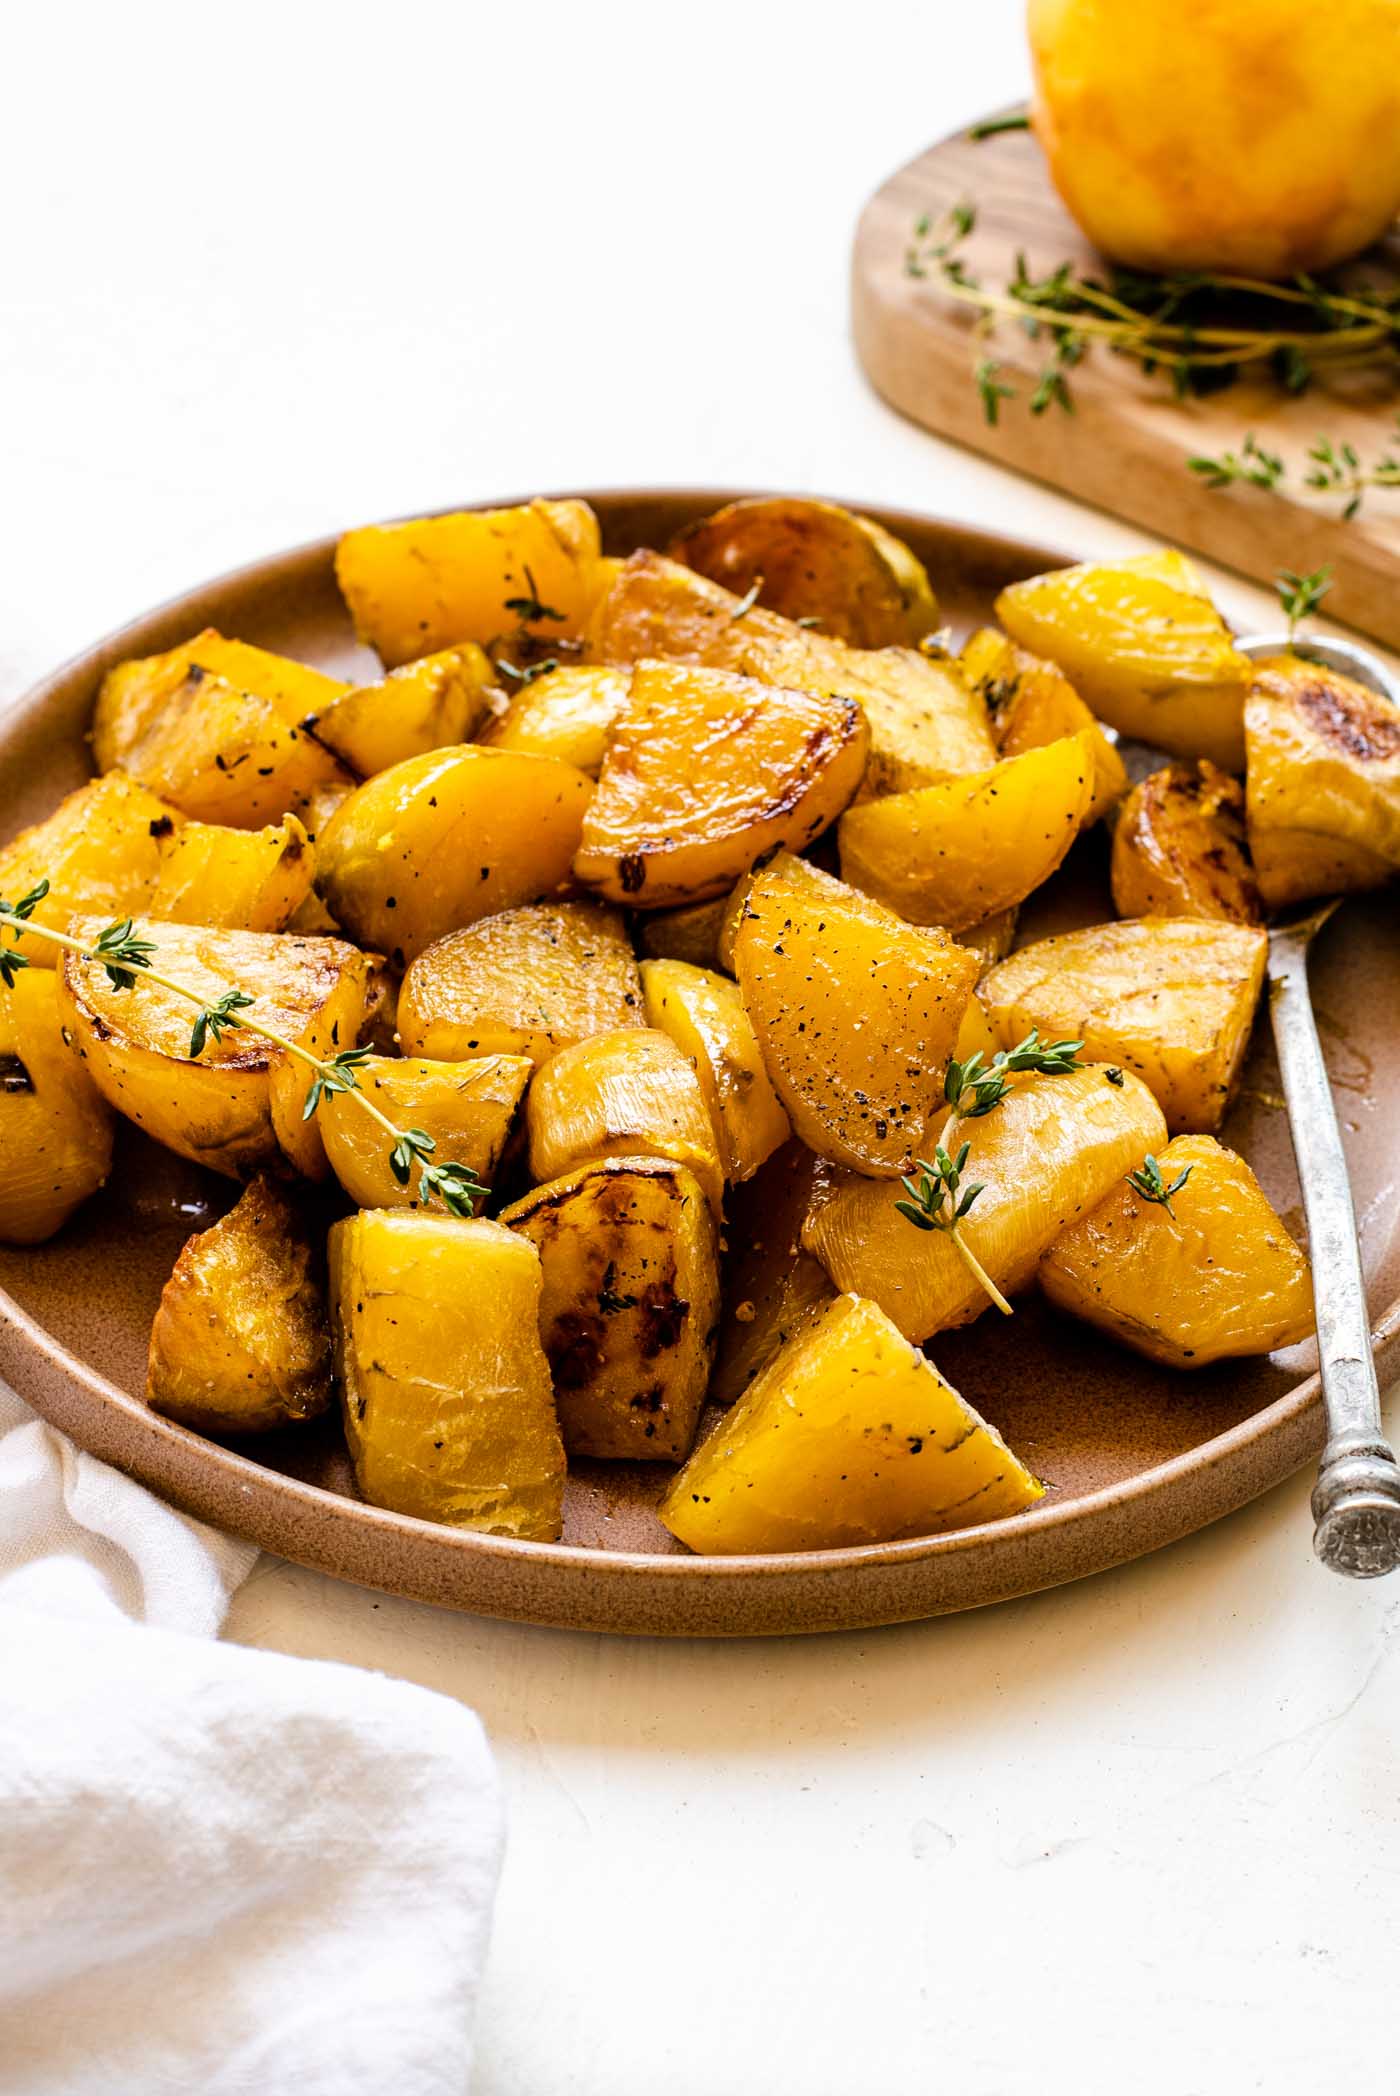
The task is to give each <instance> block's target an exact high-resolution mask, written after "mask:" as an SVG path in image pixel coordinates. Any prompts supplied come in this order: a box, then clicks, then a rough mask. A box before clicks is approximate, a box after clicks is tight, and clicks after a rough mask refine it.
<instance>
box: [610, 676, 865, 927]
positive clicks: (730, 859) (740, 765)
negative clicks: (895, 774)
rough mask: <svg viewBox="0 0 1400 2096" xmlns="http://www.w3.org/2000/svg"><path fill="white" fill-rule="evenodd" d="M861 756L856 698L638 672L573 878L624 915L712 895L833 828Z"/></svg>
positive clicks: (854, 784)
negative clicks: (780, 851)
mask: <svg viewBox="0 0 1400 2096" xmlns="http://www.w3.org/2000/svg"><path fill="white" fill-rule="evenodd" d="M868 746H869V736H868V734H867V730H866V726H865V719H864V716H863V715H862V713H861V710H860V708H859V706H858V705H856V703H855V701H854V700H853V699H848V698H844V697H842V696H840V695H838V694H833V693H830V692H812V691H795V690H794V691H789V690H784V689H781V688H780V687H778V686H774V685H767V684H760V683H759V682H757V680H756V679H754V678H752V677H740V676H736V675H734V674H733V673H732V672H730V671H728V670H711V669H699V668H695V667H692V666H688V665H685V664H676V663H666V662H642V663H639V664H638V666H637V668H636V670H635V672H634V673H633V677H632V691H631V696H630V698H629V699H628V702H627V708H626V711H625V712H624V713H623V714H621V715H620V717H619V718H618V720H617V721H616V722H615V723H614V725H613V731H612V739H611V741H610V742H609V745H608V753H607V756H606V757H605V758H604V760H603V769H602V772H601V773H600V775H599V779H598V790H597V793H596V794H595V795H594V797H593V800H592V802H591V804H590V805H589V808H588V810H587V813H586V814H585V816H584V819H583V836H582V840H581V842H580V845H579V849H578V855H577V857H576V858H575V860H574V871H575V873H576V874H577V875H578V878H579V879H580V880H581V881H586V882H587V883H588V884H589V886H590V887H594V888H597V889H599V890H600V891H601V892H602V893H603V894H604V895H606V896H609V897H610V898H611V899H612V901H614V902H620V903H628V904H630V905H631V906H632V907H633V908H635V909H651V908H653V907H667V906H670V905H674V904H676V903H685V902H698V901H701V900H702V899H703V898H704V897H706V896H709V895H720V894H723V893H724V892H725V890H726V889H729V888H731V887H733V885H734V883H735V881H736V880H738V878H739V876H740V875H741V874H742V873H743V872H744V870H745V869H746V868H747V867H749V866H751V865H752V864H753V862H754V860H755V859H757V858H759V857H760V856H761V855H762V854H763V853H764V852H766V851H772V850H773V849H774V848H775V847H776V846H778V845H793V846H800V845H804V844H810V842H811V841H812V839H813V838H814V837H816V836H819V835H820V833H821V832H822V831H823V830H824V829H826V827H827V826H828V824H830V823H832V822H834V821H835V820H836V817H837V816H838V815H839V814H840V813H841V810H842V809H843V808H844V807H845V805H846V803H847V802H848V801H849V800H850V799H851V798H852V796H853V795H854V794H855V792H856V790H857V788H858V787H859V785H860V782H861V778H862V776H863V774H864V771H865V758H866V751H867V749H868Z"/></svg>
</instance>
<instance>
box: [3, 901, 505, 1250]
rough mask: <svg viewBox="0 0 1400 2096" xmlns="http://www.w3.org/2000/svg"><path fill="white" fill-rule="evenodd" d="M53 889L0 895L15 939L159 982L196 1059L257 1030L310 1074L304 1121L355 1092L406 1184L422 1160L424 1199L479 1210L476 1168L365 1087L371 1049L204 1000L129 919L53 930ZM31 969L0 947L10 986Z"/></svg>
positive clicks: (235, 992)
mask: <svg viewBox="0 0 1400 2096" xmlns="http://www.w3.org/2000/svg"><path fill="white" fill-rule="evenodd" d="M48 893H49V883H48V882H47V880H42V881H40V882H39V883H38V885H37V886H36V887H34V888H31V889H30V891H29V893H28V894H27V895H24V896H21V898H20V900H19V901H18V902H15V903H8V902H5V901H4V900H3V899H0V926H3V925H6V924H8V925H9V926H10V928H11V931H12V933H13V935H14V938H15V939H16V941H18V940H19V939H20V938H21V937H22V936H23V937H28V938H32V939H47V940H48V941H49V942H50V943H51V944H52V945H55V946H61V947H63V948H64V949H65V950H66V951H67V952H69V953H76V954H78V955H79V956H80V958H82V959H83V960H86V961H98V962H100V963H101V965H102V967H103V968H105V969H106V971H107V975H108V978H109V980H110V981H111V983H112V986H113V988H114V989H117V990H133V989H135V987H136V979H137V975H138V973H139V974H140V975H141V978H142V980H143V981H145V982H149V983H155V984H158V985H159V986H160V988H161V989H163V990H167V991H168V992H169V993H170V995H171V996H172V997H178V998H180V999H181V1000H182V1001H183V1002H184V1003H186V1004H190V1005H193V1006H194V1007H195V1014H196V1016H195V1021H194V1026H193V1028H192V1030H191V1033H190V1055H191V1057H192V1058H195V1059H198V1057H199V1056H200V1055H202V1054H203V1052H204V1049H205V1047H206V1046H207V1044H208V1043H209V1041H211V1040H213V1041H220V1040H222V1039H223V1037H224V1035H225V1034H226V1033H228V1032H231V1031H234V1030H241V1031H242V1032H245V1033H252V1034H257V1035H258V1037H259V1038H260V1039H261V1040H264V1041H270V1042H272V1043H273V1044H274V1046H276V1047H278V1048H281V1049H282V1050H284V1052H285V1053H286V1054H288V1055H290V1056H294V1057H295V1058H296V1060H297V1061H298V1062H300V1063H304V1064H305V1065H306V1067H307V1068H308V1069H309V1070H310V1071H311V1072H312V1082H311V1086H310V1089H309V1090H308V1092H307V1095H306V1104H305V1106H304V1107H303V1109H302V1118H303V1119H304V1120H307V1121H309V1120H310V1119H311V1116H312V1115H313V1114H314V1113H315V1111H316V1109H317V1107H318V1106H319V1105H320V1103H321V1101H322V1100H323V1099H324V1098H326V1097H328V1096H330V1095H333V1094H336V1093H342V1092H343V1093H348V1094H350V1095H351V1096H352V1097H353V1098H354V1100H355V1102H356V1104H357V1105H358V1106H359V1107H360V1108H361V1109H362V1110H363V1111H364V1112H365V1113H367V1114H368V1115H369V1116H370V1118H371V1120H374V1121H377V1122H378V1123H379V1126H380V1127H381V1128H382V1129H383V1130H384V1133H385V1134H386V1135H387V1136H388V1137H389V1140H390V1143H391V1145H392V1148H391V1149H390V1152H389V1168H390V1170H391V1171H392V1173H393V1175H394V1177H395V1179H396V1180H397V1181H398V1183H399V1185H400V1186H407V1185H408V1183H409V1180H410V1179H411V1177H412V1173H413V1167H414V1165H415V1164H416V1165H417V1166H418V1167H419V1176H418V1191H419V1195H420V1197H421V1198H422V1199H423V1200H424V1201H425V1202H426V1201H428V1200H430V1199H431V1198H432V1197H433V1196H434V1195H436V1196H437V1197H438V1199H440V1200H441V1202H442V1204H443V1206H444V1207H445V1208H446V1209H447V1210H448V1212H449V1214H452V1215H459V1216H470V1215H472V1214H474V1213H475V1207H476V1203H477V1201H478V1200H479V1199H481V1197H482V1196H483V1195H484V1194H485V1193H486V1192H487V1191H488V1189H487V1188H486V1187H485V1186H483V1185H482V1183H481V1181H480V1180H479V1179H478V1178H477V1176H476V1174H475V1172H473V1171H472V1170H471V1168H470V1167H469V1166H467V1165H464V1164H457V1163H454V1162H450V1161H447V1162H444V1163H441V1164H439V1163H437V1162H435V1160H434V1153H435V1151H436V1149H437V1143H436V1141H435V1140H434V1138H433V1137H432V1136H431V1135H429V1134H428V1133H427V1132H426V1131H425V1130H424V1129H422V1128H399V1127H397V1126H396V1125H395V1123H394V1122H393V1121H391V1120H390V1119H389V1116H388V1115H387V1114H385V1113H381V1111H380V1109H379V1108H378V1107H377V1106H376V1105H375V1104H374V1101H373V1100H372V1099H371V1098H370V1097H369V1096H368V1094H367V1093H366V1092H365V1091H364V1090H363V1089H362V1088H361V1086H360V1081H359V1075H358V1072H359V1068H360V1065H361V1064H362V1063H364V1062H365V1061H366V1060H367V1059H368V1057H369V1053H370V1051H369V1050H368V1049H367V1048H342V1049H341V1051H340V1053H339V1054H338V1055H333V1056H329V1057H323V1056H319V1055H314V1054H313V1053H312V1052H311V1050H310V1049H309V1048H304V1047H302V1045H301V1043H300V1042H299V1041H293V1040H291V1039H289V1038H288V1036H287V1035H286V1034H284V1033H279V1032H278V1030H277V1028H276V1027H274V1026H266V1025H264V1023H263V1022H262V1020H260V1019H250V1018H248V1017H247V1016H246V1014H247V1013H248V1012H249V1011H250V1010H251V1008H252V1006H253V1004H254V1001H255V1000H254V999H253V998H251V997H249V996H248V995H247V993H246V992H245V991H243V990H239V989H236V988H234V989H228V990H225V991H224V992H223V994H222V996H219V997H216V998H213V999H210V998H207V997H205V996H204V995H203V994H202V992H200V991H199V990H193V989H191V988H190V986H189V985H188V983H182V982H179V981H178V980H176V978H175V977H173V976H169V975H166V974H164V973H163V972H162V971H161V970H160V969H158V968H156V967H155V966H154V965H153V964H152V959H151V957H152V955H153V954H155V953H156V952H157V951H158V948H157V946H156V944H155V942H154V940H151V939H143V938H142V937H141V936H140V935H139V934H138V933H137V932H136V931H135V929H134V927H133V925H132V921H131V919H130V918H129V917H125V918H123V919H122V920H121V921H120V922H119V923H116V924H109V925H107V926H106V927H105V928H104V929H103V930H102V931H100V932H99V933H98V935H97V937H96V938H95V939H93V940H92V941H91V942H90V943H88V942H85V941H84V940H82V939H78V938H75V937H73V936H72V935H71V934H70V933H68V932H60V931H55V930H54V928H53V927H52V926H51V925H47V924H35V923H34V921H33V918H34V912H35V910H36V909H37V908H38V906H39V904H40V903H41V902H42V901H43V900H44V898H45V896H46V895H47V894H48ZM29 966H31V962H30V960H29V957H28V955H27V954H23V953H17V952H16V951H15V950H14V948H13V947H9V946H5V947H0V982H3V983H4V985H5V987H6V989H9V988H10V987H11V986H12V985H13V983H14V980H15V977H16V975H17V974H18V972H19V970H20V969H21V968H28V967H29Z"/></svg>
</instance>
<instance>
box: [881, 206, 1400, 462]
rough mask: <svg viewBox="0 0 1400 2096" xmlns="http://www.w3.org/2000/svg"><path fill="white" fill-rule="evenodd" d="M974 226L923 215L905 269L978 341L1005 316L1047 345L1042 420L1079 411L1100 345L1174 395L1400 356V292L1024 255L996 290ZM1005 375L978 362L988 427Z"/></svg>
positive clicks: (1294, 386)
mask: <svg viewBox="0 0 1400 2096" xmlns="http://www.w3.org/2000/svg"><path fill="white" fill-rule="evenodd" d="M976 222H977V213H976V208H975V206H974V205H972V204H971V203H969V202H967V201H965V200H964V201H961V202H959V203H957V204H955V205H953V206H952V207H951V208H950V209H949V210H947V211H945V212H944V213H942V214H941V215H940V216H937V217H935V216H934V215H933V214H932V213H927V212H926V213H924V214H922V215H921V216H920V217H919V218H918V219H917V220H916V221H915V224H914V228H913V236H912V238H911V240H910V242H909V244H908V246H907V248H906V250H905V258H904V267H905V272H906V274H907V275H909V276H911V277H915V278H930V277H932V278H936V279H937V280H938V281H939V283H940V284H941V287H942V289H943V290H944V291H945V292H946V293H947V294H948V296H949V297H950V298H953V299H956V300H958V301H959V302H960V303H962V304H964V305H968V306H970V307H972V308H973V310H974V311H975V313H976V315H977V318H978V322H979V327H978V333H979V335H980V336H982V337H984V338H985V336H986V335H988V334H989V333H991V332H992V331H993V330H994V329H995V327H996V325H997V323H998V322H999V321H1007V320H1009V321H1015V322H1016V323H1018V324H1019V325H1020V327H1021V328H1022V329H1023V330H1024V331H1025V333H1026V335H1027V336H1028V337H1029V339H1030V340H1031V341H1033V342H1036V341H1041V342H1047V343H1048V344H1049V346H1050V358H1049V361H1048V362H1047V363H1046V365H1045V366H1044V367H1043V368H1042V370H1041V372H1040V373H1039V376H1038V378H1037V379H1036V381H1035V384H1034V387H1033V390H1032V391H1031V393H1030V395H1029V396H1028V398H1029V405H1030V406H1031V408H1032V410H1033V411H1034V412H1036V413H1043V412H1044V410H1045V409H1046V408H1049V407H1051V406H1059V407H1061V408H1070V407H1072V405H1073V394H1072V392H1071V388H1070V384H1069V380H1068V377H1067V373H1068V371H1069V370H1070V369H1071V368H1072V367H1073V366H1074V365H1075V364H1077V363H1079V362H1080V361H1081V359H1082V358H1083V357H1084V355H1085V353H1086V352H1087V350H1088V349H1090V348H1091V347H1092V346H1094V345H1098V346H1100V347H1102V348H1105V349H1107V350H1110V351H1111V352H1113V353H1114V354H1115V355H1119V356H1126V357H1129V358H1131V359H1132V360H1133V361H1134V362H1135V363H1136V364H1138V365H1139V366H1140V367H1141V369H1142V370H1143V371H1144V372H1145V373H1147V374H1148V375H1151V374H1153V373H1156V372H1159V371H1160V372H1162V373H1164V374H1165V375H1166V377H1167V378H1168V379H1169V380H1170V382H1171V385H1172V389H1173V391H1174V392H1175V393H1176V395H1177V396H1178V398H1182V397H1184V396H1186V395H1188V394H1191V393H1206V392H1211V391H1214V390H1215V389H1217V388H1218V387H1220V386H1222V385H1228V384H1229V383H1230V382H1231V380H1232V379H1234V378H1236V377H1237V376H1238V375H1239V373H1240V372H1241V371H1242V370H1243V369H1246V368H1251V367H1253V368H1258V367H1261V366H1262V367H1265V368H1267V369H1268V370H1270V371H1271V372H1272V374H1273V376H1274V377H1275V378H1276V379H1277V381H1278V383H1279V384H1280V385H1281V386H1283V387H1284V389H1285V390H1286V391H1288V392H1290V393H1301V392H1303V391H1304V390H1305V389H1306V388H1307V387H1308V386H1309V385H1310V384H1311V383H1312V380H1313V378H1314V376H1315V375H1316V373H1317V372H1318V371H1319V370H1320V369H1322V368H1326V369H1328V370H1337V369H1339V368H1347V367H1349V366H1353V365H1357V364H1366V363H1375V362H1376V361H1377V360H1386V361H1389V360H1391V359H1393V358H1394V357H1395V356H1396V355H1397V353H1400V290H1386V289H1385V288H1383V287H1381V286H1378V285H1371V284H1367V285H1363V286H1361V287H1360V288H1359V289H1357V290H1355V291H1351V290H1342V289H1338V288H1336V287H1334V286H1331V285H1325V284H1323V283H1321V282H1319V281H1318V279H1317V278H1315V277H1311V276H1305V275H1301V274H1300V275H1298V276H1295V277H1293V278H1292V279H1291V280H1290V281H1288V282H1286V283H1271V282H1269V281H1267V280H1265V279H1263V278H1257V279H1256V278H1253V277H1241V276H1232V275H1224V274H1222V275H1213V274H1209V273H1206V272H1203V271H1195V272H1192V271H1178V272H1175V273H1173V274H1170V275H1166V276H1141V275H1136V274H1134V273H1132V272H1130V271H1126V270H1110V271H1108V272H1107V274H1106V275H1105V276H1104V277H1102V278H1100V277H1097V276H1092V275H1090V274H1088V273H1087V272H1085V271H1082V270H1079V269H1077V268H1076V267H1075V266H1074V265H1073V264H1072V263H1069V262H1063V263H1061V264H1060V265H1059V267H1058V268H1056V269H1053V270H1051V271H1049V272H1048V273H1047V274H1046V275H1044V276H1039V277H1038V276H1035V275H1034V274H1033V273H1032V272H1031V269H1030V267H1029V265H1028V263H1027V261H1026V258H1025V256H1024V255H1020V254H1018V255H1017V257H1016V262H1015V268H1014V271H1013V273H1012V275H1011V277H1010V278H1009V280H1007V281H1006V282H1005V283H1003V284H1001V285H1000V286H996V287H993V286H988V285H985V284H983V283H982V282H981V281H980V280H979V279H978V278H977V277H976V276H975V275H974V274H973V273H972V271H971V270H970V269H969V267H968V263H967V258H966V255H965V254H964V253H963V252H962V251H961V250H962V246H963V243H964V242H965V241H966V240H967V238H968V236H969V235H970V234H971V233H972V232H973V230H974V228H975V226H976ZM1242 315H1243V317H1241V316H1242ZM1001 369H1002V367H1001V366H1000V365H999V364H998V363H997V361H996V359H995V358H992V357H988V356H986V355H985V354H984V355H983V357H982V358H981V360H980V362H979V364H978V366H977V383H978V388H979V391H980V392H981V395H982V401H983V408H984V412H986V414H987V419H988V420H989V421H995V420H996V413H997V409H998V406H999V404H1000V402H1001V401H1002V400H1004V399H1006V398H1008V397H1012V396H1014V393H1015V390H1016V389H1015V388H1014V387H1010V386H1008V385H1007V384H1006V383H1005V381H1004V380H1002V379H1001V377H1000V376H999V374H1000V372H1001ZM993 387H994V388H995V390H993ZM1316 463H1317V464H1318V467H1319V470H1325V469H1324V462H1322V461H1320V460H1319V461H1317V462H1316ZM1344 464H1345V462H1344ZM1222 484H1224V485H1228V484H1229V483H1228V481H1227V482H1225V483H1222ZM1328 484H1329V485H1330V483H1328ZM1377 484H1378V485H1379V484H1385V485H1388V484H1389V483H1388V482H1386V483H1377Z"/></svg>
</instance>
